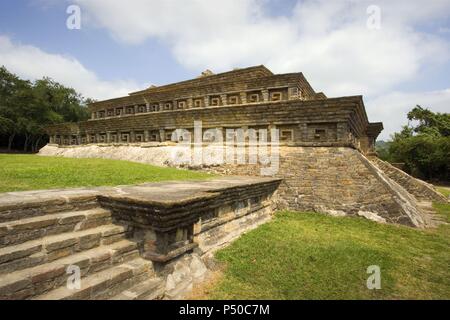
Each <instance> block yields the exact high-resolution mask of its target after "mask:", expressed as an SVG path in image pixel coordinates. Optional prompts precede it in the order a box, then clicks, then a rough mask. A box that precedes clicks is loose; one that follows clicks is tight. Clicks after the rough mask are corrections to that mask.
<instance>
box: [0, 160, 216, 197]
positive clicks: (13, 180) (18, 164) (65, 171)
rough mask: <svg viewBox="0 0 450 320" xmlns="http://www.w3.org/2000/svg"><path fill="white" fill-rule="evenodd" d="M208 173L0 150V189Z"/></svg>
mask: <svg viewBox="0 0 450 320" xmlns="http://www.w3.org/2000/svg"><path fill="white" fill-rule="evenodd" d="M208 177H211V175H209V174H206V173H201V172H193V171H188V170H178V169H174V168H161V167H155V166H150V165H146V164H140V163H134V162H128V161H117V160H105V159H70V158H59V157H41V156H36V155H6V154H0V192H9V191H25V190H38V189H54V188H72V187H91V186H115V185H126V184H136V183H144V182H158V181H168V180H202V179H207V178H208Z"/></svg>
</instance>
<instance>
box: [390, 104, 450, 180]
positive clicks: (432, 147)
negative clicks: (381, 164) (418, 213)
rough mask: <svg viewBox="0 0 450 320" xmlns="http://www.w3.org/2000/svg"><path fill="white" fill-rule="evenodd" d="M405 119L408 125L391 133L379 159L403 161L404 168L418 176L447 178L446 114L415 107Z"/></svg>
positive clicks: (449, 117)
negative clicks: (386, 147)
mask: <svg viewBox="0 0 450 320" xmlns="http://www.w3.org/2000/svg"><path fill="white" fill-rule="evenodd" d="M408 120H409V121H411V122H412V124H409V125H408V126H404V127H403V128H402V130H401V131H400V132H397V133H394V134H393V135H392V137H391V138H392V141H390V142H389V147H388V149H387V151H388V152H387V153H382V156H383V158H384V159H386V160H388V161H390V162H402V163H404V164H405V170H406V171H408V172H409V173H411V174H412V175H414V176H417V177H419V178H423V179H428V180H444V181H449V180H450V176H449V165H450V114H448V113H434V112H432V111H430V110H428V109H426V108H422V107H421V106H416V107H414V108H413V109H412V110H411V111H410V112H409V113H408ZM383 151H386V150H383Z"/></svg>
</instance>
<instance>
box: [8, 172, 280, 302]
mask: <svg viewBox="0 0 450 320" xmlns="http://www.w3.org/2000/svg"><path fill="white" fill-rule="evenodd" d="M279 184H280V180H278V179H271V178H260V177H224V178H220V179H215V180H209V181H201V182H166V183H155V184H142V185H136V186H118V187H111V188H108V187H103V188H92V189H86V188H79V189H67V190H45V191H30V192H9V193H4V194H0V299H160V298H165V299H177V298H182V297H183V296H184V294H186V293H187V292H189V290H190V289H191V288H192V285H193V284H194V283H195V282H197V281H202V280H203V279H204V278H205V277H206V276H207V273H208V267H207V266H208V262H209V261H210V253H211V252H213V251H214V250H216V249H217V248H220V247H222V246H224V245H226V244H227V243H229V242H230V241H231V240H233V239H235V238H236V237H238V236H239V235H241V234H242V233H243V232H245V231H247V230H250V229H253V228H255V227H256V226H258V225H260V224H261V223H264V222H266V221H268V220H269V219H270V218H271V215H272V212H273V203H274V202H273V198H274V196H275V195H276V190H277V188H278V186H279ZM74 266H75V267H78V268H79V270H80V275H81V288H79V289H70V288H68V287H67V281H68V279H69V277H70V275H71V274H70V272H68V270H69V269H70V268H69V267H74Z"/></svg>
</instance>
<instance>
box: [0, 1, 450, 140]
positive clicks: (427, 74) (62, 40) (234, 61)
mask: <svg viewBox="0 0 450 320" xmlns="http://www.w3.org/2000/svg"><path fill="white" fill-rule="evenodd" d="M72 5H76V6H78V7H79V8H80V14H81V28H80V29H69V28H67V19H68V18H70V14H68V13H67V9H68V7H69V6H72ZM71 12H72V11H71ZM70 21H73V20H70ZM259 64H264V65H266V66H267V67H268V68H270V69H271V70H272V71H273V72H275V73H284V72H298V71H301V72H303V73H304V74H305V76H306V77H307V78H308V79H309V81H310V83H311V84H312V86H313V87H314V88H315V89H316V91H323V92H325V93H326V94H327V95H328V96H329V97H335V96H346V95H360V94H361V95H363V96H364V101H365V104H366V109H367V112H368V115H369V118H370V121H383V122H384V126H385V130H384V132H383V133H382V135H381V137H380V138H383V139H386V138H388V137H389V135H390V134H391V133H392V132H394V131H396V130H399V129H400V127H401V125H403V124H406V113H407V111H408V110H409V109H411V108H412V107H413V106H414V105H416V104H421V105H422V106H424V107H428V108H430V109H432V110H435V111H440V112H449V110H450V0H428V1H424V0H384V1H377V0H370V1H364V0H362V1H357V0H334V1H326V0H298V1H297V0H219V1H216V0H127V1H120V0H69V1H66V0H3V1H1V2H0V65H5V66H6V67H7V68H8V69H9V70H10V71H12V72H14V73H16V74H18V75H20V76H22V77H24V78H28V79H36V78H41V77H43V76H50V77H52V78H54V79H55V80H57V81H59V82H61V83H63V84H65V85H69V86H72V87H74V88H75V89H77V90H78V91H80V92H81V93H83V94H84V95H85V96H87V97H92V98H95V99H104V98H112V97H117V96H120V95H125V94H127V93H128V92H131V91H134V90H137V89H142V88H145V87H147V86H149V85H150V84H156V85H160V84H165V83H171V82H176V81H180V80H185V79H189V78H192V77H196V76H197V75H198V74H200V72H201V71H203V70H205V69H211V70H213V71H214V72H221V71H227V70H230V69H232V68H236V67H246V66H252V65H259Z"/></svg>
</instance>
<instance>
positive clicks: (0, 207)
mask: <svg viewBox="0 0 450 320" xmlns="http://www.w3.org/2000/svg"><path fill="white" fill-rule="evenodd" d="M96 207H98V202H97V195H96V194H95V193H92V191H89V190H83V189H63V190H35V191H27V192H7V193H2V194H1V195H0V223H3V222H8V221H14V220H20V219H27V218H31V217H38V216H43V215H47V214H55V213H62V212H68V211H84V210H90V209H94V208H96Z"/></svg>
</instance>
